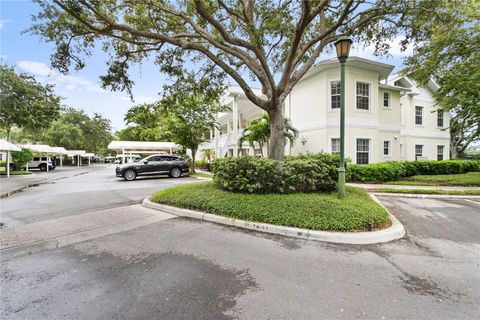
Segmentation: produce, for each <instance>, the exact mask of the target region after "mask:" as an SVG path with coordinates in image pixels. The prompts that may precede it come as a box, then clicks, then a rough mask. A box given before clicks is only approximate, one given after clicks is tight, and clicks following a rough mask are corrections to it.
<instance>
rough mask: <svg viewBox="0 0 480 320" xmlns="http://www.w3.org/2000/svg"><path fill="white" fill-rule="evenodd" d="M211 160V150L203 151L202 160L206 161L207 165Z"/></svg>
mask: <svg viewBox="0 0 480 320" xmlns="http://www.w3.org/2000/svg"><path fill="white" fill-rule="evenodd" d="M212 158H213V150H212V149H205V150H203V159H204V160H207V161H208V163H210V162H212Z"/></svg>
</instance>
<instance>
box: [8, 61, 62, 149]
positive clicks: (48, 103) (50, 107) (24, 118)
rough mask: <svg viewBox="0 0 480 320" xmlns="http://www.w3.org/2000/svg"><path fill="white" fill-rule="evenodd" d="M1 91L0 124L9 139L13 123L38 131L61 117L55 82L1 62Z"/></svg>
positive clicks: (31, 130) (14, 125)
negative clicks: (37, 78)
mask: <svg viewBox="0 0 480 320" xmlns="http://www.w3.org/2000/svg"><path fill="white" fill-rule="evenodd" d="M0 93H1V95H0V106H1V108H0V127H1V128H2V129H4V130H5V131H6V133H7V140H10V132H11V130H12V128H13V127H19V128H22V129H24V130H26V131H29V132H38V130H39V129H42V128H45V127H48V126H49V125H50V123H51V122H52V121H53V120H54V119H55V118H57V117H58V114H59V111H60V98H59V97H57V96H56V95H55V94H54V92H53V86H51V85H46V86H44V85H42V84H40V83H39V82H37V81H36V80H35V78H34V77H32V76H29V75H27V74H22V73H21V74H17V73H16V72H15V71H14V69H13V68H12V67H9V66H4V65H1V66H0Z"/></svg>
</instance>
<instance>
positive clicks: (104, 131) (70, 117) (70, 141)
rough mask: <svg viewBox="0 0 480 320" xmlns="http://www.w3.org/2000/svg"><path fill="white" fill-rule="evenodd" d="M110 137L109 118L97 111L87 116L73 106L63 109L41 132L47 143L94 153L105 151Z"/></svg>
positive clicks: (111, 137) (43, 139)
mask: <svg viewBox="0 0 480 320" xmlns="http://www.w3.org/2000/svg"><path fill="white" fill-rule="evenodd" d="M112 139H113V136H112V133H111V126H110V120H108V119H106V118H104V117H103V116H102V115H100V114H98V113H94V115H93V117H89V116H88V115H87V114H86V113H85V111H83V110H76V109H74V108H67V109H65V110H63V111H62V113H61V115H60V117H59V119H57V120H55V121H54V122H53V123H52V125H51V126H50V127H49V128H48V129H47V130H46V131H45V132H44V133H43V134H42V141H43V142H45V143H47V144H51V145H55V146H62V147H65V148H66V149H73V150H75V149H85V150H87V151H90V152H95V153H106V151H107V145H108V143H109V142H110V141H111V140H112Z"/></svg>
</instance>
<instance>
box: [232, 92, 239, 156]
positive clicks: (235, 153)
mask: <svg viewBox="0 0 480 320" xmlns="http://www.w3.org/2000/svg"><path fill="white" fill-rule="evenodd" d="M233 140H234V141H235V144H234V147H233V156H234V157H237V156H238V103H237V96H235V97H234V98H233Z"/></svg>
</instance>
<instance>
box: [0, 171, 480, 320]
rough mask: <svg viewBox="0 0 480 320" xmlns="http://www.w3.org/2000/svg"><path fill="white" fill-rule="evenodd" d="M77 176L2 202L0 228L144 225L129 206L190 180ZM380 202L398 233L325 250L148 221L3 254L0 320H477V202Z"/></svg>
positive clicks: (198, 225) (189, 223)
mask: <svg viewBox="0 0 480 320" xmlns="http://www.w3.org/2000/svg"><path fill="white" fill-rule="evenodd" d="M81 170H87V172H86V173H81V171H78V172H76V171H72V172H71V173H72V174H71V176H70V177H67V178H62V179H59V180H56V181H52V183H46V184H41V185H39V186H38V187H34V188H31V189H29V190H26V191H25V192H22V193H19V194H16V195H13V196H11V197H9V198H6V199H2V200H1V205H2V219H4V218H6V220H5V221H6V223H7V225H6V228H5V229H4V230H2V232H3V231H5V230H9V229H15V228H26V227H27V226H29V227H31V226H36V225H44V226H45V224H47V223H50V222H51V221H55V222H56V223H52V224H50V225H48V226H49V228H55V227H57V228H64V227H65V225H68V226H69V227H71V226H72V225H75V224H77V223H78V224H82V221H83V220H86V219H87V220H88V219H94V218H99V217H104V216H105V217H106V216H108V217H112V219H114V218H115V219H119V217H120V216H125V215H128V214H135V215H137V214H138V215H143V216H142V218H141V219H147V218H148V219H151V217H150V216H147V215H149V214H150V212H146V211H141V209H139V208H138V204H137V203H138V202H139V201H141V200H142V199H143V198H144V197H145V196H147V195H148V194H150V193H152V192H154V191H156V190H159V189H161V188H165V187H168V186H171V185H173V184H177V183H186V182H189V181H194V179H192V178H180V179H171V178H154V179H151V178H149V179H139V180H136V181H133V182H125V181H123V180H121V179H119V178H115V177H114V166H98V167H91V168H90V169H84V168H81ZM74 172H76V173H74ZM77 173H78V175H77ZM80 173H81V174H80ZM381 201H382V202H383V203H384V204H385V205H386V206H387V207H388V208H389V209H390V210H391V212H392V213H394V214H395V215H396V216H397V218H398V219H399V220H400V221H401V222H402V223H403V224H404V226H405V228H406V229H407V236H406V237H405V238H403V239H401V240H399V241H395V242H391V243H385V244H379V245H366V246H352V245H335V244H328V243H322V242H314V241H304V240H296V239H292V238H285V237H281V236H271V235H265V234H261V233H256V232H248V231H243V230H238V229H235V228H230V227H224V226H220V225H216V224H212V223H207V222H199V221H194V220H190V219H185V218H175V217H173V216H158V217H157V219H158V220H157V221H152V222H151V223H148V224H143V225H139V226H138V227H135V228H128V230H127V229H126V230H124V231H120V232H109V233H103V235H101V236H100V234H101V233H98V234H97V236H96V237H95V236H93V237H91V236H90V237H88V238H83V240H82V237H77V238H76V240H75V241H72V239H73V238H69V239H70V242H69V243H65V244H64V245H59V246H58V248H55V246H54V247H48V248H46V249H38V248H35V250H31V251H30V252H28V250H27V251H23V252H10V251H8V250H7V251H4V252H3V253H2V273H1V276H2V279H1V281H2V293H1V294H2V297H1V298H2V303H1V305H2V307H1V310H0V312H1V313H0V316H1V317H2V318H5V319H59V318H68V319H333V318H335V319H478V314H479V311H480V310H479V304H480V290H479V289H480V265H479V261H480V235H479V233H478V230H479V228H480V225H479V221H480V219H479V213H480V204H479V203H478V202H477V200H471V199H461V200H458V199H457V200H441V199H436V200H433V199H413V198H403V197H401V198H400V197H393V196H386V197H381ZM279 210H281V208H279ZM153 214H154V213H153ZM69 221H70V223H69ZM101 221H102V223H103V224H102V225H101V226H99V227H98V228H97V229H95V227H94V225H92V227H91V230H90V231H91V233H90V235H92V234H94V233H95V232H99V230H102V229H105V227H107V225H106V224H108V221H109V220H106V219H103V220H101ZM112 221H113V220H112ZM142 221H144V220H142ZM117 222H118V221H116V222H115V224H114V225H117ZM114 225H111V226H110V228H112V226H114ZM42 232H45V231H42ZM92 232H93V233H92ZM82 234H84V233H82ZM69 236H71V235H69ZM62 237H65V235H62ZM59 243H61V242H58V243H57V245H58V244H59ZM33 247H34V246H32V248H33Z"/></svg>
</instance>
